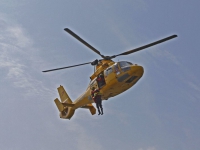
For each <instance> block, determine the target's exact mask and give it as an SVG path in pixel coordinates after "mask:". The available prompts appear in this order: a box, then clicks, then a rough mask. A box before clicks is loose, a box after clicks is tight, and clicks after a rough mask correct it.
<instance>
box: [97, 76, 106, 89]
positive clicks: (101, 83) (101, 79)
mask: <svg viewBox="0 0 200 150" xmlns="http://www.w3.org/2000/svg"><path fill="white" fill-rule="evenodd" d="M97 83H98V86H99V88H101V87H102V86H104V85H105V84H106V83H105V79H104V76H103V74H102V73H101V74H100V75H98V77H97Z"/></svg>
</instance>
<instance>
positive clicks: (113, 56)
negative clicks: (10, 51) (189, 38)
mask: <svg viewBox="0 0 200 150" xmlns="http://www.w3.org/2000/svg"><path fill="white" fill-rule="evenodd" d="M64 30H65V31H66V32H67V33H69V34H70V35H72V36H73V37H74V38H76V39H77V40H78V41H80V42H81V43H83V44H84V45H85V46H87V47H88V48H90V49H91V50H92V51H94V52H95V53H97V54H98V55H99V56H101V58H102V59H103V60H111V59H113V58H115V57H118V56H122V55H129V54H132V53H135V52H137V51H140V50H144V49H146V48H148V47H151V46H154V45H157V44H160V43H163V42H165V41H168V40H171V39H173V38H176V37H177V35H171V36H169V37H166V38H163V39H161V40H158V41H155V42H153V43H150V44H147V45H144V46H141V47H138V48H135V49H132V50H128V51H125V52H123V53H120V54H117V55H112V56H104V55H102V54H101V53H100V51H98V50H97V49H96V48H94V47H93V46H91V45H90V44H89V43H87V42H86V41H85V40H83V39H82V38H80V37H79V36H78V35H77V34H75V33H74V32H73V31H71V30H70V29H68V28H65V29H64ZM102 59H101V60H102ZM98 62H99V60H98V59H96V60H94V61H92V62H87V63H82V64H77V65H72V66H67V67H62V68H55V69H50V70H45V71H42V72H50V71H56V70H61V69H66V68H72V67H77V66H82V65H86V64H91V65H93V66H95V65H97V64H98Z"/></svg>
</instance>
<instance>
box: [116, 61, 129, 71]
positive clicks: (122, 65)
mask: <svg viewBox="0 0 200 150" xmlns="http://www.w3.org/2000/svg"><path fill="white" fill-rule="evenodd" d="M119 66H120V68H121V70H122V71H124V72H125V71H128V70H130V66H131V63H130V62H126V61H121V62H119Z"/></svg>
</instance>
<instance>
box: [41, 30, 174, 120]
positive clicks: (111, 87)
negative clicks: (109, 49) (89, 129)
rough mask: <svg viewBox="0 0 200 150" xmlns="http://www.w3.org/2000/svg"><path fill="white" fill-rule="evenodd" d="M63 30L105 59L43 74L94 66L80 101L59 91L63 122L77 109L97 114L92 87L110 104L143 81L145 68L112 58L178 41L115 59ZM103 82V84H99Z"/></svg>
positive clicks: (61, 90) (143, 47) (61, 89)
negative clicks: (139, 81)
mask: <svg viewBox="0 0 200 150" xmlns="http://www.w3.org/2000/svg"><path fill="white" fill-rule="evenodd" d="M64 30H65V31H66V32H68V33H69V34H70V35H72V36H73V37H74V38H76V39H77V40H78V41H80V42H81V43H83V44H84V45H85V46H87V47H88V48H90V49H91V50H92V51H94V52H95V53H97V54H98V55H100V56H101V57H102V59H100V60H98V59H96V60H94V61H93V62H87V63H83V64H77V65H73V66H67V67H62V68H56V69H51V70H45V71H43V72H50V71H55V70H61V69H66V68H72V67H77V66H81V65H86V64H91V65H93V66H95V71H94V73H93V74H92V75H91V76H90V79H91V82H90V83H89V86H88V87H87V89H86V91H85V92H84V93H83V94H82V95H81V96H80V97H78V98H77V99H76V100H75V101H74V102H73V101H72V100H71V99H70V97H69V96H68V94H67V92H66V91H65V89H64V87H63V86H62V85H60V87H58V93H59V96H60V99H61V101H60V100H59V99H58V98H56V99H55V100H54V102H55V104H56V106H57V108H58V110H59V112H60V118H63V119H71V117H72V116H73V115H74V113H75V110H76V109H78V108H86V109H89V110H90V113H91V114H92V115H94V114H96V109H95V107H94V106H93V105H92V103H94V100H93V99H92V97H91V89H92V88H93V87H95V88H97V89H99V90H100V91H101V93H102V100H108V99H109V98H110V97H114V96H116V95H118V94H121V93H122V92H124V91H126V90H128V89H129V88H131V87H132V86H133V85H135V84H136V83H137V81H138V80H139V79H140V78H141V77H142V75H143V73H144V69H143V67H142V66H139V65H137V64H133V63H131V62H128V61H119V62H114V61H113V60H112V59H113V58H115V57H117V56H121V55H129V54H132V53H134V52H137V51H140V50H143V49H146V48H148V47H151V46H154V45H156V44H160V43H162V42H165V41H168V40H171V39H173V38H176V37H177V35H172V36H169V37H166V38H164V39H161V40H158V41H156V42H153V43H150V44H147V45H144V46H141V47H139V48H135V49H132V50H129V51H126V52H123V53H121V54H117V55H113V56H104V55H102V54H101V53H100V52H99V51H98V50H97V49H95V48H94V47H93V46H91V45H90V44H88V43H87V42H86V41H85V40H83V39H82V38H80V37H79V36H78V35H77V34H75V33H74V32H73V31H71V30H70V29H68V28H65V29H64ZM100 78H101V80H99V79H100Z"/></svg>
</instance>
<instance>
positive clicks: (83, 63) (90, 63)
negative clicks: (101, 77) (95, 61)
mask: <svg viewBox="0 0 200 150" xmlns="http://www.w3.org/2000/svg"><path fill="white" fill-rule="evenodd" d="M91 63H92V62H87V63H83V64H78V65H73V66H67V67H62V68H55V69H50V70H44V71H42V72H50V71H56V70H61V69H66V68H72V67H77V66H82V65H87V64H91Z"/></svg>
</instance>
